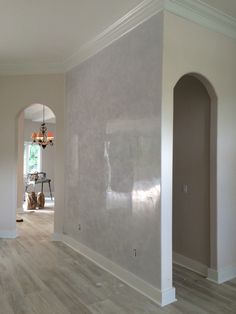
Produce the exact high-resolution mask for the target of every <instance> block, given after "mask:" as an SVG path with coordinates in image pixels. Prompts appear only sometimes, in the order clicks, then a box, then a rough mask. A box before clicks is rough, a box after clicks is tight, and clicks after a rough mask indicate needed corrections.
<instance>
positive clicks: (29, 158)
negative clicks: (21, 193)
mask: <svg viewBox="0 0 236 314" xmlns="http://www.w3.org/2000/svg"><path fill="white" fill-rule="evenodd" d="M36 171H37V172H39V171H41V150H40V146H39V145H35V144H32V143H31V142H25V143H24V175H27V173H33V172H36Z"/></svg>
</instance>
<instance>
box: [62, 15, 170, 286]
mask: <svg viewBox="0 0 236 314" xmlns="http://www.w3.org/2000/svg"><path fill="white" fill-rule="evenodd" d="M162 21H163V16H162V14H160V15H157V16H155V17H153V18H152V19H150V20H149V21H147V22H145V23H144V24H142V25H141V26H139V27H138V28H136V29H135V30H133V31H131V32H130V33H128V34H127V35H126V36H124V37H122V38H121V39H120V40H118V41H116V42H115V43H113V44H112V45H111V46H109V47H107V48H106V49H104V50H103V51H102V52H100V53H98V54H97V55H96V56H94V57H92V58H90V59H89V60H87V61H86V62H84V63H83V64H81V65H79V66H78V67H76V68H74V69H73V70H71V71H70V72H69V73H67V75H66V116H65V121H66V132H67V134H66V168H65V173H66V182H65V208H66V215H65V222H64V233H65V234H67V235H69V236H70V237H72V238H74V239H76V240H77V241H79V242H81V243H82V244H84V245H86V246H88V247H89V248H91V249H93V250H95V251H96V252H98V253H100V254H102V255H104V256H105V257H107V258H109V259H110V260H112V261H113V262H115V263H117V264H119V265H120V266H122V267H123V268H125V269H127V270H129V271H131V272H133V273H135V274H136V275H137V276H139V277H141V278H142V279H144V280H146V281H147V282H149V283H151V284H153V285H154V286H156V287H161V258H160V250H161V248H160V241H161V239H160V175H161V173H160V167H161V160H160V159H161V156H160V155H161V149H160V137H161V123H160V119H161V77H162V32H163V29H162ZM78 224H80V225H81V230H79V228H78ZM134 249H136V252H137V256H136V257H134V251H133V250H134ZM169 284H170V285H171V278H169Z"/></svg>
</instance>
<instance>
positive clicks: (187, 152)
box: [173, 76, 210, 266]
mask: <svg viewBox="0 0 236 314" xmlns="http://www.w3.org/2000/svg"><path fill="white" fill-rule="evenodd" d="M173 154H174V155H173V251H174V252H175V253H178V254H181V255H184V256H185V257H188V258H191V259H193V260H196V261H198V262H200V263H202V264H204V265H207V266H210V164H209V163H210V98H209V95H208V93H207V90H206V89H205V87H204V86H203V84H202V83H201V82H200V81H199V80H198V79H197V78H195V77H193V76H185V77H183V78H182V79H181V80H180V81H179V82H178V83H177V85H176V86H175V90H174V145H173Z"/></svg>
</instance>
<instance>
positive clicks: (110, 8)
mask: <svg viewBox="0 0 236 314" xmlns="http://www.w3.org/2000/svg"><path fill="white" fill-rule="evenodd" d="M141 1H142V0H0V64H18V63H36V62H40V63H42V62H45V63H57V62H63V61H65V59H67V58H69V57H70V56H71V55H72V54H73V53H75V52H76V51H77V50H78V49H79V48H80V47H81V46H82V45H83V44H84V43H86V42H87V41H88V40H90V39H91V38H93V37H94V36H96V35H98V34H99V33H100V32H101V31H103V30H104V29H105V28H107V27H108V26H109V25H110V24H112V23H114V22H115V21H116V20H118V19H119V18H120V17H122V16H123V15H124V14H126V13H127V12H128V11H129V10H130V9H132V8H133V7H134V6H136V5H137V4H138V3H140V2H141Z"/></svg>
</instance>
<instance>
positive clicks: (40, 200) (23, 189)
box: [17, 104, 56, 218]
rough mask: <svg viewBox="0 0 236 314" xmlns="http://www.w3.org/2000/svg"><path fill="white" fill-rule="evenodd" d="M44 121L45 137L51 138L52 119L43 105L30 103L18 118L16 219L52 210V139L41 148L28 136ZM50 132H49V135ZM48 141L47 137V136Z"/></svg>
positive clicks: (53, 133)
mask: <svg viewBox="0 0 236 314" xmlns="http://www.w3.org/2000/svg"><path fill="white" fill-rule="evenodd" d="M43 122H45V126H46V128H47V136H48V137H49V136H52V135H53V136H54V137H55V131H56V130H55V126H56V117H55V114H54V113H53V111H52V110H51V109H50V108H49V107H48V106H46V105H43V104H32V105H30V106H28V107H26V108H25V109H23V110H22V111H21V112H20V113H19V115H18V121H17V123H18V127H17V217H18V218H19V217H20V218H21V217H22V218H23V216H20V214H24V213H31V212H35V211H36V210H37V213H40V212H42V213H45V212H51V215H52V216H53V211H54V201H55V197H54V195H55V194H54V191H55V189H54V187H55V180H54V178H55V169H54V168H55V167H54V165H55V157H56V154H55V147H54V139H53V140H52V142H53V145H51V142H50V143H49V144H48V145H46V147H45V148H43V147H42V145H39V143H38V142H35V143H33V140H32V133H37V134H39V133H40V128H41V125H42V123H43ZM51 132H52V133H51ZM50 139H51V137H50Z"/></svg>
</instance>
